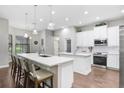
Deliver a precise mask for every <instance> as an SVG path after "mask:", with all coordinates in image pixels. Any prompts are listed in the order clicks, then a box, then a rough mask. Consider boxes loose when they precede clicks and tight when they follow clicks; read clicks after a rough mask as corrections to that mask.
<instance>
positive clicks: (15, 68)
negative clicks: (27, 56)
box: [11, 55, 18, 81]
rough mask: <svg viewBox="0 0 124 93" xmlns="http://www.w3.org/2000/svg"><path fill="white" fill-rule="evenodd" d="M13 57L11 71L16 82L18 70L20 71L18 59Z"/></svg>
mask: <svg viewBox="0 0 124 93" xmlns="http://www.w3.org/2000/svg"><path fill="white" fill-rule="evenodd" d="M11 57H12V60H13V61H12V69H11V71H12V77H13V80H14V81H15V78H16V76H17V70H18V68H17V62H16V57H15V56H13V55H12V56H11Z"/></svg>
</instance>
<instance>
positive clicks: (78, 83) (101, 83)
mask: <svg viewBox="0 0 124 93" xmlns="http://www.w3.org/2000/svg"><path fill="white" fill-rule="evenodd" d="M73 87H75V88H76V87H77V88H118V87H119V71H114V70H108V69H102V68H96V67H92V72H91V73H90V74H89V75H87V76H85V75H80V74H77V73H75V74H74V84H73Z"/></svg>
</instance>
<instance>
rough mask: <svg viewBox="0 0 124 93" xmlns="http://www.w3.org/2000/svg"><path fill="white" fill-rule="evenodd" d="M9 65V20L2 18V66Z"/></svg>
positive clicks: (0, 38) (0, 42)
mask: <svg viewBox="0 0 124 93" xmlns="http://www.w3.org/2000/svg"><path fill="white" fill-rule="evenodd" d="M5 65H8V20H6V19H2V18H0V66H5Z"/></svg>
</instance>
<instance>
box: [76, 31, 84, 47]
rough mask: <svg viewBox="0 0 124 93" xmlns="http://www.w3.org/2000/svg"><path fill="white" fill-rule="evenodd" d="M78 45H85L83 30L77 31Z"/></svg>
mask: <svg viewBox="0 0 124 93" xmlns="http://www.w3.org/2000/svg"><path fill="white" fill-rule="evenodd" d="M76 41H77V46H83V43H82V32H78V33H77V40H76Z"/></svg>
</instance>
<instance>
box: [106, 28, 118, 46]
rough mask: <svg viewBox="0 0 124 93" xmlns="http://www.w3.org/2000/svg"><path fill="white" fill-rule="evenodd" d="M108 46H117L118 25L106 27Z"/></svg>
mask: <svg viewBox="0 0 124 93" xmlns="http://www.w3.org/2000/svg"><path fill="white" fill-rule="evenodd" d="M108 46H119V27H118V26H116V27H110V28H108Z"/></svg>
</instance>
